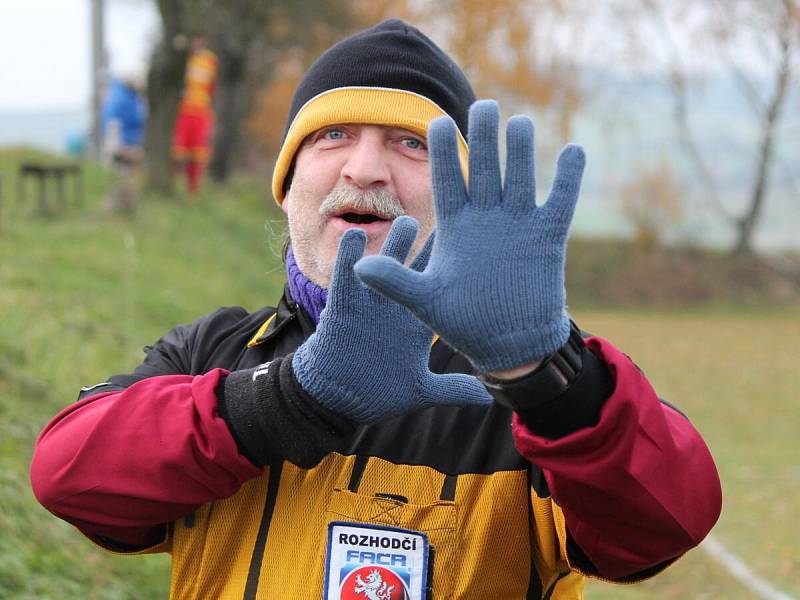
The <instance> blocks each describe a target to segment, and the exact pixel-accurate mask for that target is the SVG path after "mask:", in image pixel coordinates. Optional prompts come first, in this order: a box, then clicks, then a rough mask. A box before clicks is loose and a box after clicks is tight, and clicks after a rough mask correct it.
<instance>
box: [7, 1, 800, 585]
mask: <svg viewBox="0 0 800 600" xmlns="http://www.w3.org/2000/svg"><path fill="white" fill-rule="evenodd" d="M73 2H74V3H75V4H76V5H77V4H78V2H77V0H73ZM80 4H81V5H83V6H84V8H85V7H86V6H88V4H89V3H88V2H87V3H83V2H80ZM700 4H701V5H702V6H700V8H698V7H697V6H694V5H693V4H692V3H689V2H682V1H681V2H666V1H664V2H658V1H655V2H654V1H648V2H645V1H642V2H611V1H609V2H601V3H590V2H583V1H576V2H571V3H564V2H558V1H555V0H553V1H550V2H512V1H502V2H495V3H491V4H489V3H481V2H472V1H464V2H440V3H432V2H391V1H386V0H384V1H380V2H369V3H368V2H357V1H349V2H346V1H344V0H340V1H334V0H328V1H319V2H311V1H309V2H288V1H287V2H275V3H269V4H268V5H266V4H264V5H262V4H257V3H252V2H244V1H241V2H235V1H231V2H226V3H214V2H211V1H210V0H208V1H203V0H193V1H192V0H183V1H180V0H172V1H167V0H159V1H158V2H150V1H149V0H141V1H138V0H111V1H109V2H108V3H107V6H106V8H107V9H108V10H111V11H113V10H115V8H116V9H117V10H123V8H124V9H125V10H129V11H130V10H133V11H134V14H136V13H135V11H136V10H144V11H150V12H149V13H148V14H150V15H151V17H152V18H154V19H155V20H154V22H155V23H156V24H157V32H156V33H157V34H158V35H156V36H155V37H154V39H153V40H152V43H150V44H149V45H147V48H148V57H152V59H153V60H154V61H155V60H156V59H157V58H158V57H159V56H161V58H162V59H165V60H167V59H169V60H177V61H180V60H181V56H182V59H183V60H185V54H184V55H181V54H180V52H174V50H175V46H174V44H173V41H174V36H176V35H183V34H186V35H191V34H196V33H202V34H205V35H207V36H208V38H209V41H210V44H211V47H212V48H213V49H214V50H215V51H216V52H217V53H218V55H219V57H220V63H221V82H220V86H221V87H220V90H219V93H218V96H217V99H216V102H217V104H216V108H217V114H218V119H219V123H218V126H219V128H220V129H221V130H222V131H223V132H224V131H226V130H227V131H228V132H231V135H229V136H228V140H227V142H224V140H223V141H219V139H218V140H217V142H218V143H215V157H216V163H212V168H211V171H210V173H209V175H210V177H209V178H208V180H207V181H206V182H205V184H204V187H203V188H202V190H201V192H200V194H199V195H198V196H196V197H193V198H191V199H190V198H189V197H188V196H187V195H186V192H185V191H184V190H183V188H182V184H181V183H180V182H179V181H178V180H174V179H172V178H171V177H170V171H171V167H170V165H169V158H168V150H169V148H168V146H169V133H170V130H166V132H165V131H161V132H160V135H156V136H155V137H154V138H153V139H152V140H149V141H148V143H149V144H151V148H150V150H151V152H150V153H149V157H148V161H149V162H148V164H147V165H146V167H145V169H144V170H143V173H142V187H141V190H142V191H141V194H140V197H139V199H138V201H137V203H136V207H135V210H134V211H133V212H132V213H130V214H129V213H120V212H115V211H109V210H108V209H107V207H106V203H105V200H104V197H105V195H106V194H107V193H108V191H109V189H110V187H111V186H112V184H113V181H114V175H113V173H112V172H111V171H110V170H109V169H107V168H106V167H104V166H103V165H101V164H100V163H99V162H97V161H95V160H94V159H92V158H91V156H83V157H74V156H65V155H64V154H63V153H62V152H61V151H60V148H59V147H56V146H58V144H59V143H60V142H55V143H54V142H53V141H52V137H51V138H46V137H41V140H43V141H42V143H41V144H38V145H40V146H45V147H48V148H49V150H48V151H44V150H40V149H38V150H37V149H33V148H31V147H29V145H30V144H34V145H37V139H33V138H31V137H30V136H29V137H27V138H26V137H25V135H23V134H25V132H28V134H31V132H33V131H34V129H36V128H35V127H34V125H33V124H34V123H36V122H37V121H39V122H41V121H42V120H43V119H44V116H43V115H44V113H41V114H39V116H38V117H31V118H30V119H29V120H27V121H26V120H25V119H23V118H22V117H20V116H19V115H21V114H22V113H21V112H19V111H17V112H14V111H13V110H8V109H4V108H3V106H2V97H3V93H4V92H0V317H1V318H0V506H2V511H0V598H14V599H22V598H37V599H38V598H53V599H56V598H58V599H62V598H68V599H72V598H76V599H77V598H102V599H112V598H113V599H117V598H119V599H137V598H163V597H166V596H167V593H168V587H169V584H168V581H169V579H168V577H169V565H168V561H167V559H166V557H163V556H148V557H136V558H130V557H118V556H114V555H111V554H108V553H105V552H102V551H100V550H98V549H97V548H95V547H94V546H93V545H92V544H90V543H89V542H87V541H86V540H85V539H84V538H83V537H82V536H81V535H80V534H78V533H77V531H75V530H74V529H72V528H71V527H70V526H68V525H66V524H65V523H62V522H61V521H59V520H57V519H55V518H53V517H52V516H50V515H49V514H48V513H46V511H44V509H42V508H41V507H40V506H39V505H38V504H37V503H36V501H35V500H34V498H33V496H32V494H31V491H30V485H29V482H28V475H27V468H28V464H29V461H30V457H31V452H32V448H33V444H34V440H35V438H36V436H37V435H38V433H39V431H40V430H41V428H42V427H43V426H44V424H45V423H46V422H47V421H48V419H50V418H51V417H52V416H53V415H54V414H55V413H56V412H57V411H58V410H59V409H60V408H61V407H63V406H65V405H66V404H68V403H70V402H72V401H73V400H74V399H75V398H76V396H77V391H78V389H79V388H80V387H81V386H83V385H90V384H92V383H95V382H98V381H102V380H104V379H105V378H106V377H107V376H108V375H109V374H112V373H116V372H124V371H127V370H129V369H131V368H132V367H133V366H135V365H136V364H137V363H138V362H139V360H140V358H141V356H142V355H141V349H142V346H144V345H145V344H149V343H152V342H153V341H155V340H156V339H157V338H158V337H160V336H161V335H162V334H163V333H164V332H165V331H166V330H167V329H169V328H170V327H172V326H173V325H175V324H177V323H185V322H189V321H191V320H193V319H195V318H196V317H198V316H200V315H203V314H206V313H208V312H210V311H211V310H213V309H214V308H216V307H218V306H224V305H241V306H244V307H246V308H248V309H250V310H255V309H257V308H259V307H261V306H264V305H268V304H274V303H275V301H276V299H277V298H278V296H279V294H280V290H281V288H282V285H283V281H284V274H283V267H282V263H281V260H280V248H281V246H282V243H283V237H282V236H283V228H284V224H283V218H282V217H283V213H282V212H281V211H280V210H279V209H278V208H277V206H276V205H275V203H274V201H273V200H272V197H271V194H270V192H269V177H270V174H271V160H272V156H273V155H274V153H275V151H276V149H277V147H278V145H279V143H280V136H281V133H282V130H283V125H284V115H285V111H286V106H287V105H288V101H289V97H290V94H291V91H292V89H293V86H294V84H295V82H296V81H297V79H298V77H299V76H301V74H302V70H303V68H304V67H305V66H306V65H307V64H308V62H309V61H310V60H312V59H313V57H314V56H315V55H316V54H317V53H318V52H319V50H320V49H321V48H324V47H325V46H327V45H328V44H329V43H330V42H331V41H332V40H334V39H337V38H338V37H340V36H341V35H343V34H344V33H345V32H348V31H351V30H354V29H358V28H360V27H362V26H364V25H368V24H370V23H373V22H375V21H377V20H379V19H380V18H382V17H384V16H386V15H389V14H399V15H402V16H405V17H406V18H408V19H410V20H411V21H412V22H414V23H416V24H418V25H420V26H421V27H422V28H423V29H424V30H425V31H426V32H428V33H429V34H430V35H431V36H432V37H434V39H436V40H437V41H438V42H439V43H441V44H442V45H443V46H444V47H446V48H447V49H448V50H449V51H451V52H453V54H454V56H456V57H457V59H458V61H459V62H460V63H461V64H462V65H464V67H465V68H466V70H467V71H468V73H469V74H470V76H471V77H472V78H473V80H474V81H475V83H476V87H477V88H478V90H479V95H482V96H490V97H496V98H498V99H499V100H500V102H501V106H502V108H503V111H504V114H505V116H510V115H511V114H513V113H515V112H525V113H527V114H531V115H533V116H534V119H535V121H536V124H537V136H538V141H537V144H538V145H537V149H538V151H539V154H538V157H539V159H538V162H537V169H538V173H539V175H540V184H539V188H540V193H543V190H544V189H546V188H547V186H548V185H549V177H550V174H551V173H552V170H551V163H552V158H553V157H554V155H555V153H556V151H557V150H558V148H559V147H560V146H561V145H563V143H565V142H566V141H568V140H572V139H575V140H577V141H578V142H581V143H583V144H584V145H585V146H586V148H587V155H588V161H589V168H588V170H587V178H586V183H585V186H584V193H583V195H582V198H581V202H580V204H579V209H578V213H577V215H576V223H575V231H574V235H573V237H572V239H571V241H570V250H569V259H568V261H569V262H568V277H567V279H568V300H569V304H570V310H571V312H572V314H573V315H574V316H575V318H576V320H577V321H578V322H579V323H580V324H581V325H582V326H583V327H584V328H585V329H587V330H589V331H591V332H593V333H596V334H598V335H602V336H604V337H608V338H609V339H611V340H612V341H613V342H615V343H616V344H617V345H619V346H620V347H621V348H623V349H624V350H625V351H626V352H627V353H628V354H630V355H631V356H632V357H633V358H634V359H635V360H636V362H637V364H639V366H640V367H642V369H643V370H644V371H645V372H646V373H647V374H648V376H649V378H650V379H651V381H652V382H653V383H654V385H655V386H656V388H657V389H658V390H659V392H660V393H661V394H662V395H663V396H664V397H665V398H667V399H668V400H670V401H672V402H674V403H676V404H677V405H678V406H680V407H681V408H682V409H683V410H684V411H685V412H686V413H687V414H688V415H689V417H690V418H691V419H692V421H693V422H694V423H695V425H696V426H697V427H698V428H699V429H700V431H701V432H702V433H703V434H704V436H705V438H706V440H707V441H708V444H709V446H710V447H711V449H712V452H713V454H714V456H715V459H716V460H717V463H718V467H719V469H720V472H721V475H722V480H723V486H724V492H725V501H724V502H725V503H724V510H723V515H722V518H721V520H720V522H719V524H718V525H717V527H716V528H715V530H714V532H713V535H714V537H715V538H716V539H717V540H718V541H719V542H721V543H722V544H724V546H725V547H726V548H727V549H728V550H730V551H731V552H733V553H734V554H735V555H736V556H738V557H739V558H740V559H741V560H742V561H743V562H744V563H746V564H747V565H748V566H749V567H750V568H751V569H752V570H753V572H755V573H756V574H758V575H759V576H760V577H761V578H763V579H764V580H766V581H767V582H769V583H770V584H771V585H773V586H775V587H776V588H777V589H778V590H781V591H782V592H783V593H784V594H785V595H786V596H785V597H788V598H791V597H800V577H798V575H797V573H798V571H800V542H799V541H798V540H799V539H800V525H798V521H797V519H796V518H794V512H795V511H796V508H797V504H798V502H797V499H798V498H800V459H798V457H800V442H798V441H797V436H796V433H795V432H796V431H797V429H798V426H800V416H799V412H798V408H797V407H798V400H800V398H798V391H799V390H800V385H799V384H800V381H799V380H798V379H799V378H798V376H797V366H796V356H797V351H796V340H797V339H800V257H799V256H798V249H800V240H799V239H798V236H797V234H796V231H797V226H798V225H800V218H798V217H799V216H800V205H798V201H797V198H798V194H797V191H798V186H797V182H798V176H799V175H800V173H798V159H797V157H798V155H799V154H798V145H800V144H798V141H797V139H798V138H797V136H796V135H792V132H793V131H794V132H795V134H796V132H797V129H796V128H797V126H798V124H800V93H799V92H798V87H800V86H798V79H799V78H800V68H798V46H800V33H798V31H799V29H798V21H797V3H796V2H792V1H789V0H775V1H774V2H773V1H770V2H755V1H753V2H744V1H735V2H731V3H730V4H728V3H724V5H723V3H714V2H711V3H700ZM42 14H46V13H42ZM42 18H44V17H42ZM20 25H21V24H20ZM164 32H167V33H166V34H165V33H164ZM162 34H163V35H162ZM234 34H236V35H234ZM86 35H87V36H88V32H87V33H86ZM164 40H166V43H165V44H159V41H164ZM232 40H233V42H235V43H233V42H232ZM754 40H756V41H757V43H756V42H754ZM109 43H111V41H109ZM159 52H161V53H162V54H161V55H159ZM5 53H6V54H7V53H8V52H7V51H6V52H5ZM225 68H230V72H231V73H239V75H231V76H230V78H229V79H226V78H225V76H223V75H222V73H223V69H225ZM152 76H153V73H152V72H151V77H152ZM161 84H163V85H166V86H173V87H174V86H176V85H180V80H178V81H162V82H161ZM0 89H4V88H3V86H0ZM5 89H8V88H5ZM150 92H151V97H150V103H151V106H150V108H151V111H152V113H153V114H156V115H161V117H164V118H166V119H167V120H169V118H170V114H171V113H170V111H172V116H174V108H175V107H174V106H172V107H171V108H170V106H164V105H163V103H159V100H158V98H157V97H156V96H154V93H153V89H151V91H150ZM231 103H232V104H231ZM231 106H234V107H236V110H233V111H232V112H231V111H229V109H230V108H231ZM226 107H227V108H226ZM81 111H82V112H81V116H80V117H77V118H75V121H74V122H75V123H78V122H80V123H81V124H82V125H86V124H87V123H88V117H87V115H86V110H85V109H83V108H82V109H81ZM67 112H68V111H67ZM28 113H30V111H28ZM28 113H26V114H28ZM34 113H35V111H34ZM62 114H67V113H66V112H64V113H62ZM15 115H16V116H15ZM51 116H52V115H51ZM161 117H160V118H161ZM26 118H27V117H26ZM69 118H72V117H69ZM69 118H68V117H64V119H59V120H58V121H59V122H62V121H64V120H65V119H66V120H69ZM15 127H16V128H17V129H16V130H15V131H20V132H22V133H20V136H22V138H25V140H24V141H27V142H29V143H28V144H26V145H25V146H24V147H23V146H20V145H11V142H12V141H14V140H15V139H16V138H14V137H13V136H12V137H8V136H7V137H4V135H6V133H7V132H9V131H11V130H12V129H13V128H15ZM4 132H6V133H4ZM31 135H32V134H31ZM218 137H220V136H218ZM221 137H225V136H221ZM223 142H224V143H223ZM3 144H5V145H4V146H3ZM224 144H228V145H227V146H225V145H224ZM765 148H766V149H767V150H768V151H766V152H765ZM165 157H166V158H165ZM66 160H69V161H76V162H79V163H80V164H81V165H82V168H83V173H84V193H83V203H82V204H81V205H74V204H72V203H70V204H69V206H68V207H67V208H66V209H63V210H62V209H59V208H58V206H57V204H51V210H50V211H48V212H47V213H46V214H42V213H41V212H40V211H39V209H38V207H37V205H36V202H35V199H36V194H35V193H34V191H33V190H31V191H30V193H29V195H28V199H27V200H26V201H25V202H20V199H19V198H18V195H17V183H18V181H17V176H18V167H19V165H20V164H21V163H22V162H26V161H27V162H30V161H34V162H40V163H45V164H51V163H54V162H63V161H66ZM159 161H160V162H159ZM165 161H166V162H165ZM759 182H760V184H759ZM759 189H760V190H761V191H760V192H759ZM759 194H760V195H759ZM754 207H755V210H754ZM753 215H755V216H754V217H753ZM750 217H753V218H750ZM748 219H749V220H748ZM748 223H749V225H748ZM748 227H751V229H750V230H749V233H748ZM586 597H587V598H589V599H612V598H614V599H616V598H621V599H623V600H625V599H634V598H636V599H644V598H656V599H668V598H669V599H671V598H676V599H678V598H679V599H683V598H689V599H695V598H698V599H740V598H741V599H749V598H761V597H768V596H763V595H757V594H756V593H755V592H752V591H749V590H748V589H747V588H746V587H745V586H744V585H742V583H741V582H739V581H737V580H736V579H735V578H734V577H733V576H732V575H731V573H730V572H728V571H727V570H726V569H725V568H723V567H722V566H721V565H720V564H719V563H718V562H717V561H715V560H713V559H712V558H711V557H710V556H709V554H708V553H707V552H705V551H704V550H703V549H697V550H694V551H692V552H690V553H689V554H688V556H686V557H685V558H684V559H683V560H681V561H680V562H679V563H677V564H676V565H675V566H673V567H671V568H670V569H669V570H667V572H666V573H664V574H663V575H661V576H659V577H657V578H654V579H653V580H651V581H648V582H645V583H643V584H640V585H635V586H611V585H608V584H603V583H596V582H595V583H590V584H589V586H588V591H587V593H586Z"/></svg>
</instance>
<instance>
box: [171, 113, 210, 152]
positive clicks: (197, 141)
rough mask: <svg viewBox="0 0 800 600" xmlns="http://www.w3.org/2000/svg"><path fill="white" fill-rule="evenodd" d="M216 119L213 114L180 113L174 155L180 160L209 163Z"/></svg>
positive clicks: (173, 145)
mask: <svg viewBox="0 0 800 600" xmlns="http://www.w3.org/2000/svg"><path fill="white" fill-rule="evenodd" d="M213 127H214V118H213V115H212V114H211V113H207V114H198V113H188V112H179V113H178V120H177V122H176V123H175V135H174V136H173V140H172V154H173V155H174V156H175V158H177V159H179V160H192V161H195V162H202V163H205V162H208V159H209V158H210V157H211V146H210V141H211V133H212V130H213Z"/></svg>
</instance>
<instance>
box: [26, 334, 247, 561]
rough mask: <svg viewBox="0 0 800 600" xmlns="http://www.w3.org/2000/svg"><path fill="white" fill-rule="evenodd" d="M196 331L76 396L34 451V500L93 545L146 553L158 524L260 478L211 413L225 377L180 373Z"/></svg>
mask: <svg viewBox="0 0 800 600" xmlns="http://www.w3.org/2000/svg"><path fill="white" fill-rule="evenodd" d="M196 331H197V325H196V324H195V325H193V326H181V327H177V328H175V329H173V330H172V331H170V332H169V333H168V334H167V335H165V336H164V337H163V338H162V339H161V340H159V342H158V343H157V344H155V345H154V346H152V347H148V348H146V349H145V352H146V359H145V361H144V362H143V363H142V364H141V365H140V366H139V367H138V368H137V369H136V371H134V373H132V374H130V375H117V376H114V377H111V378H110V379H109V381H107V382H104V383H102V384H99V385H97V386H94V387H93V388H89V389H84V391H83V393H82V394H81V397H80V399H79V400H78V401H77V402H76V403H74V404H72V405H70V406H68V407H66V408H65V409H64V410H62V411H61V412H60V413H59V414H58V415H56V416H55V418H53V419H52V420H51V421H50V423H48V424H47V426H46V427H45V428H44V430H43V431H42V433H41V434H40V436H39V438H38V440H37V442H36V447H35V450H34V455H33V461H32V464H31V484H32V486H33V491H34V494H35V495H36V497H37V499H38V500H39V502H41V503H42V505H44V507H45V508H47V509H48V510H49V511H50V512H52V513H54V514H55V515H56V516H58V517H60V518H62V519H64V520H66V521H68V522H70V523H72V524H73V525H75V526H76V527H78V528H79V529H80V530H81V531H82V532H83V533H84V534H86V535H87V536H88V537H90V538H91V539H93V540H94V541H96V542H97V543H99V544H101V545H103V546H106V547H109V548H111V549H113V550H122V551H125V550H138V549H142V548H145V547H148V546H153V545H154V544H157V543H159V542H161V541H162V540H163V539H164V536H165V533H166V524H167V523H169V522H171V521H173V520H174V519H176V518H179V517H181V516H184V515H187V514H189V513H191V512H192V511H194V510H195V508H196V507H197V506H199V505H202V504H205V503H207V502H209V501H212V500H215V499H219V498H224V497H227V496H230V495H232V494H234V493H235V492H236V491H237V490H238V489H239V487H240V486H241V485H242V484H243V483H244V482H245V481H247V480H248V479H251V478H253V477H256V476H257V475H259V474H260V473H261V472H262V469H261V468H260V467H258V466H256V465H254V464H253V463H252V462H251V461H249V460H248V459H247V458H246V457H244V456H243V455H242V454H241V453H240V452H239V450H238V447H237V444H236V442H235V440H234V439H233V437H232V435H231V433H230V431H229V429H228V426H227V424H226V423H225V421H224V420H223V419H222V418H221V417H220V415H219V413H218V409H217V396H216V389H217V387H218V384H219V383H220V381H221V380H222V379H223V377H224V376H225V375H226V374H227V371H225V370H222V369H211V370H210V371H209V372H208V373H205V374H200V375H191V374H189V373H191V372H192V370H193V369H195V367H196V365H192V364H191V363H192V361H193V360H194V358H193V352H192V345H193V343H194V342H195V335H196Z"/></svg>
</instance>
